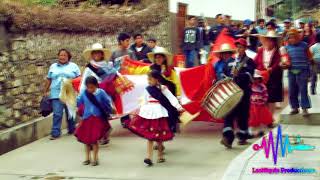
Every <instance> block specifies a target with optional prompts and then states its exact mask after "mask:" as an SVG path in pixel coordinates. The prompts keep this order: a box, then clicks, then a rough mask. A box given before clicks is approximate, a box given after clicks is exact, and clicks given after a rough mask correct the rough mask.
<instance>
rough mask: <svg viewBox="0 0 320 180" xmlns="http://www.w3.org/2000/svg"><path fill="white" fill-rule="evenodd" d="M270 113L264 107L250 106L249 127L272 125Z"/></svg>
mask: <svg viewBox="0 0 320 180" xmlns="http://www.w3.org/2000/svg"><path fill="white" fill-rule="evenodd" d="M272 119H273V118H272V113H271V112H270V110H269V109H268V107H267V106H265V105H256V104H251V105H250V118H249V127H259V126H260V125H265V126H267V125H270V124H272Z"/></svg>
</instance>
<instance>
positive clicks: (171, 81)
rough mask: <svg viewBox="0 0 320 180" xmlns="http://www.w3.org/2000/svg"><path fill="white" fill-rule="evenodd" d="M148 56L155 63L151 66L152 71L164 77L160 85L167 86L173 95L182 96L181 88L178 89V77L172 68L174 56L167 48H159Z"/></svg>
mask: <svg viewBox="0 0 320 180" xmlns="http://www.w3.org/2000/svg"><path fill="white" fill-rule="evenodd" d="M147 56H148V58H149V60H150V61H151V62H152V63H153V64H152V65H151V66H150V70H156V71H159V72H161V74H162V76H163V77H164V79H163V80H162V81H161V82H160V83H162V84H163V85H166V86H167V87H168V88H169V90H170V91H171V93H172V94H173V95H175V96H177V95H180V87H178V83H177V76H176V73H175V71H174V70H173V68H172V64H173V59H172V54H171V53H169V52H168V51H167V50H166V49H165V48H163V47H159V48H157V49H155V50H154V51H153V52H150V53H148V54H147Z"/></svg>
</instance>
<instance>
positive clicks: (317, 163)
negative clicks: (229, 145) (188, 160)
mask: <svg viewBox="0 0 320 180" xmlns="http://www.w3.org/2000/svg"><path fill="white" fill-rule="evenodd" d="M310 97H311V101H312V106H313V107H314V108H313V109H311V110H310V113H312V115H311V116H309V117H308V118H303V117H302V116H301V114H298V115H294V116H292V115H289V110H290V108H289V107H286V108H285V109H284V110H283V111H282V113H281V118H282V119H281V122H283V124H281V127H282V135H283V136H284V135H286V134H288V135H289V139H290V142H291V143H293V141H294V139H295V138H296V136H297V135H300V136H301V139H302V141H303V143H304V144H308V145H312V146H315V149H314V150H313V151H293V152H292V153H287V155H286V156H285V157H282V156H281V149H280V148H279V151H278V156H277V157H278V162H277V164H276V165H274V162H273V155H272V153H270V155H269V159H267V158H266V157H265V153H264V150H260V151H254V150H253V144H252V145H251V146H250V147H249V148H248V149H246V150H245V151H244V152H242V153H241V154H239V155H238V156H237V157H236V158H235V159H234V160H233V161H232V162H231V163H230V166H229V167H228V168H227V170H226V171H225V174H224V176H223V179H224V180H256V179H259V180H270V179H272V180H283V179H286V180H287V179H288V180H319V179H320V148H319V147H320V126H319V124H320V123H319V122H320V108H319V106H320V95H315V96H310ZM277 130H278V129H277V128H274V129H273V137H274V138H273V139H274V141H276V136H277ZM268 135H269V134H267V135H266V136H265V137H266V138H267V139H269V136H268ZM283 140H284V138H283ZM261 142H262V139H259V140H258V141H256V142H255V143H257V144H259V145H260V144H261ZM255 143H254V144H255ZM274 143H275V142H274ZM279 147H280V146H279ZM270 151H272V150H270ZM253 168H255V169H257V168H313V169H315V170H316V173H312V174H257V173H253V171H254V170H253Z"/></svg>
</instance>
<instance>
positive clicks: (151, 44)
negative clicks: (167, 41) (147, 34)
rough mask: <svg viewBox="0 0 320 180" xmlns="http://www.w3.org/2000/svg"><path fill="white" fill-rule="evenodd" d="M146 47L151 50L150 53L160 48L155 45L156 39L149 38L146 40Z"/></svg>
mask: <svg viewBox="0 0 320 180" xmlns="http://www.w3.org/2000/svg"><path fill="white" fill-rule="evenodd" d="M147 45H148V47H149V48H150V49H151V50H152V52H154V51H155V50H157V49H158V48H161V47H160V46H158V45H157V39H156V38H149V39H148V40H147Z"/></svg>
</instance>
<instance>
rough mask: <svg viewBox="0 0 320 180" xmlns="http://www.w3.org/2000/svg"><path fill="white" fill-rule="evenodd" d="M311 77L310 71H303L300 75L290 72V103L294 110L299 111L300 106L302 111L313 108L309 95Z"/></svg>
mask: <svg viewBox="0 0 320 180" xmlns="http://www.w3.org/2000/svg"><path fill="white" fill-rule="evenodd" d="M309 75H310V71H309V70H301V71H300V73H298V74H293V73H292V72H290V71H289V74H288V78H289V103H290V106H291V108H292V109H297V108H299V107H300V106H301V108H302V109H308V108H311V103H310V99H309V95H308V78H309ZM299 96H300V97H299Z"/></svg>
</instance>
